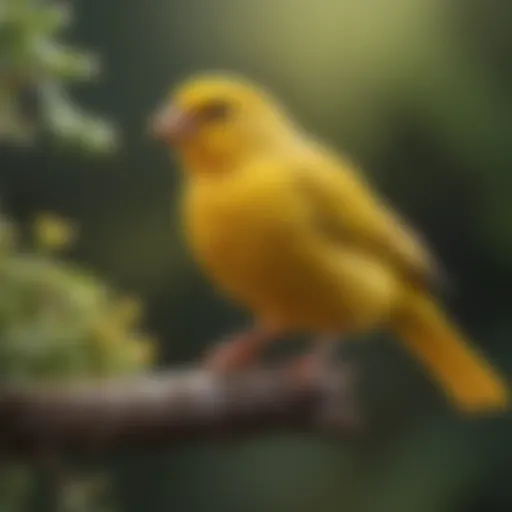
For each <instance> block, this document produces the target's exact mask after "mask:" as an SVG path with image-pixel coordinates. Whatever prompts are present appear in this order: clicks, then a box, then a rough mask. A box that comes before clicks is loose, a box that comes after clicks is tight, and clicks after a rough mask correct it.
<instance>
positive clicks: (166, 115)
mask: <svg viewBox="0 0 512 512" xmlns="http://www.w3.org/2000/svg"><path fill="white" fill-rule="evenodd" d="M194 128H195V123H194V119H193V116H192V115H190V113H187V112H186V111H184V110H182V109H180V108H178V107H176V106H174V105H170V106H166V107H164V108H162V109H159V110H157V111H156V113H155V114H154V115H153V116H152V117H151V120H150V131H151V134H152V135H153V137H154V138H155V139H157V140H159V141H161V142H166V143H168V144H176V143H177V142H180V141H183V140H184V139H187V138H188V137H190V135H191V134H192V133H193V132H194Z"/></svg>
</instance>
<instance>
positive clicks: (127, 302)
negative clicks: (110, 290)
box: [112, 296, 144, 327]
mask: <svg viewBox="0 0 512 512" xmlns="http://www.w3.org/2000/svg"><path fill="white" fill-rule="evenodd" d="M143 311H144V308H143V305H142V302H141V301H140V300H139V299H137V298H136V297H132V296H130V297H122V298H121V299H119V300H117V301H116V302H115V304H114V308H113V311H112V317H113V318H114V319H115V321H117V322H119V323H120V324H121V325H122V326H125V327H132V326H134V325H136V324H137V323H138V322H140V320H141V318H142V315H143Z"/></svg>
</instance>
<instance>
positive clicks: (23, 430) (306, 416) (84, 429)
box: [0, 367, 361, 455]
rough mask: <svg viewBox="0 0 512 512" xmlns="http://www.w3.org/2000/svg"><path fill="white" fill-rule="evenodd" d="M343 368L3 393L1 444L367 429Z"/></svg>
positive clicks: (28, 447)
mask: <svg viewBox="0 0 512 512" xmlns="http://www.w3.org/2000/svg"><path fill="white" fill-rule="evenodd" d="M348 380H349V372H347V371H345V370H344V369H343V368H342V367H337V368H332V369H327V368H326V370H325V372H324V373H322V375H316V376H314V375H311V376H310V377H306V376H304V377H301V378H300V379H298V378H297V377H294V378H292V377H291V376H290V373H289V372H286V369H277V370H258V371H252V372H249V373H244V374H240V375H231V376H221V375H215V374H213V373H209V372H206V371H202V370H194V369H191V370H181V371H169V372H166V373H162V374H158V375H152V376H147V377H142V378H135V379H108V380H107V379H106V380H103V381H95V382H85V383H79V384H73V385H68V386H66V387H62V385H60V386H44V387H38V388H36V389H34V388H25V389H21V388H18V389H13V388H11V389H5V390H3V391H0V448H1V449H3V450H4V451H6V450H7V451H9V452H11V453H14V454H17V455H20V454H30V453H33V452H37V450H38V449H40V448H41V446H51V447H52V448H55V449H71V450H78V451H87V450H91V449H92V450H94V451H96V450H98V449H101V450H103V449H113V448H116V447H119V446H120V445H128V446H130V447H137V446H139V447H140V446H145V445H150V444H154V443H171V442H176V441H181V440H185V439H192V438H196V437H201V438H208V437H210V438H211V437H219V436H226V435H234V434H243V433H250V432H254V431H258V432H261V431H262V430H266V429H273V430H275V429H277V428H290V429H295V430H297V429H299V430H313V429H321V430H322V429H325V430H329V431H331V432H333V433H336V434H342V435H345V436H346V435H349V434H350V433H357V432H358V431H360V429H361V424H360V421H359V420H360V417H359V416H358V415H357V414H356V411H355V409H354V407H353V397H351V396H350V394H351V393H350V392H349V388H350V386H349V385H347V384H348Z"/></svg>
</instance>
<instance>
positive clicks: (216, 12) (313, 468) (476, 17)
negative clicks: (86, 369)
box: [0, 0, 512, 512]
mask: <svg viewBox="0 0 512 512" xmlns="http://www.w3.org/2000/svg"><path fill="white" fill-rule="evenodd" d="M22 7H23V9H22ZM18 8H19V9H21V10H20V11H19V12H18V11H16V12H18V14H16V16H18V18H16V20H18V21H17V22H16V23H18V25H16V23H15V22H13V21H12V19H11V18H12V17H13V16H14V17H15V15H14V14H12V13H13V12H15V10H16V9H18ZM49 8H52V9H55V11H52V12H53V14H51V15H48V21H47V23H46V22H45V23H46V25H45V24H44V23H42V22H41V20H43V19H46V18H44V17H43V10H44V9H49ZM69 8H71V9H72V12H73V16H72V19H71V20H68V19H67V18H66V16H67V15H66V16H64V15H63V12H64V11H63V10H62V9H64V10H66V9H69ZM38 9H39V10H38ZM41 9H42V10H41ZM48 12H49V11H47V13H48ZM65 12H68V11H65ZM9 13H10V14H9ZM20 13H21V14H20ZM27 13H32V14H31V15H30V16H32V17H30V16H29V15H28V14H27ZM34 13H36V14H34ZM68 14H69V13H68ZM9 16H11V18H9ZM23 16H27V18H26V19H25V18H23ZM52 16H54V18H52ZM29 18H30V20H29ZM64 18H65V19H64ZM13 19H14V18H13ZM19 20H22V21H19ZM23 20H24V21H23ZM27 20H28V21H27ZM52 20H53V21H52ZM70 21H72V23H70ZM52 23H53V25H52ZM20 24H21V25H20ZM511 24H512V6H511V5H510V4H509V3H508V2H506V1H505V0H464V1H461V0H450V1H449V0H340V1H338V2H332V1H329V0H315V1H313V0H258V1H255V0H215V1H214V2H213V1H209V0H188V1H187V2H180V1H179V0H144V1H136V0H108V1H103V2H100V1H94V0H89V1H86V0H76V1H75V2H69V3H68V2H64V1H60V2H50V1H48V2H43V1H39V2H38V1H36V0H0V57H1V58H0V92H1V98H0V100H1V101H0V107H1V108H0V116H2V117H0V121H1V123H0V130H2V132H1V134H0V135H1V136H2V138H1V141H0V144H1V145H0V171H1V172H0V199H1V205H2V209H3V211H4V213H6V214H7V215H8V216H9V217H10V218H12V219H13V220H14V221H16V223H17V226H18V228H17V229H18V230H19V232H20V233H21V238H22V240H24V239H25V238H27V236H26V232H27V230H28V229H29V228H30V226H32V225H33V222H34V219H37V218H40V217H38V216H40V215H41V212H51V213H52V214H56V215H59V216H62V217H64V218H68V219H72V221H73V222H74V223H75V224H76V225H77V226H78V235H79V236H78V237H77V241H76V243H74V245H73V246H72V247H71V248H70V250H68V252H67V253H66V254H65V255H62V256H61V255H58V256H54V255H47V253H44V251H43V252H41V251H42V249H41V247H39V249H38V251H39V252H37V254H38V255H39V256H38V257H39V258H41V259H44V261H46V263H47V264H48V265H49V266H50V267H52V268H53V266H56V267H57V268H59V269H62V271H63V272H64V273H66V272H68V267H67V266H68V265H73V266H74V267H75V266H77V268H79V269H80V270H79V273H81V272H85V273H86V274H87V275H89V274H93V275H94V276H100V277H94V279H98V280H100V279H102V280H105V282H108V283H109V286H110V287H112V288H115V289H116V290H121V291H122V292H123V293H129V294H134V295H136V296H137V297H140V299H141V300H142V301H143V303H144V304H145V306H146V320H145V322H144V324H143V330H144V332H146V331H147V332H150V333H151V334H152V335H154V336H156V337H157V338H158V339H159V340H160V342H159V347H160V356H159V359H158V364H159V365H163V366H164V365H169V364H180V363H183V362H191V361H193V360H194V359H196V358H198V357H199V356H200V355H201V353H202V351H203V350H204V348H205V347H207V346H208V344H209V342H211V341H212V340H214V339H215V338H218V337H219V336H221V335H223V334H225V333H226V332H230V331H232V330H234V329H236V328H239V327H241V326H243V325H244V323H245V322H246V321H247V319H246V318H245V316H244V314H243V312H240V311H237V310H235V309H234V308H233V307H232V306H231V305H229V304H227V303H226V302H224V301H223V300H222V298H220V297H219V296H218V295H217V294H216V292H215V291H214V290H212V289H211V288H210V286H209V284H208V283H207V282H206V281H205V280H204V279H203V277H202V275H201V274H200V273H199V272H198V270H197V269H196V268H195V266H194V265H193V264H192V262H191V261H190V258H189V256H188V255H187V251H186V248H185V247H184V246H183V243H182V236H181V233H180V230H179V225H178V222H177V219H176V215H175V202H176V201H175V199H176V193H177V186H178V184H179V174H178V173H177V172H176V169H175V168H174V163H173V161H172V159H170V157H169V155H168V152H167V151H166V150H165V149H164V148H162V147H161V146H158V145H156V144H155V143H154V142H153V141H152V140H151V139H150V137H149V136H148V133H147V119H148V116H149V114H150V113H151V112H152V111H153V109H154V108H155V107H156V106H157V105H158V104H159V103H160V101H161V100H162V99H163V98H164V96H165V95H166V94H167V92H168V89H169V87H170V86H171V85H172V84H173V83H176V82H177V81H179V80H181V79H182V78H184V77H186V76H187V75H188V74H190V73H194V72H196V71H203V70H230V71H231V70H234V71H237V72H240V73H243V74H246V75H248V76H249V77H251V78H253V79H254V80H257V81H258V82H261V83H263V84H265V85H266V86H267V87H269V88H270V89H272V90H273V91H275V93H276V94H277V95H278V96H279V97H281V98H282V99H283V101H284V102H285V103H286V104H287V105H288V106H289V107H290V108H291V109H292V110H293V111H294V112H295V113H296V116H297V117H298V119H300V120H301V122H302V123H303V125H304V126H306V127H308V128H309V129H310V130H311V131H313V132H315V133H316V134H317V135H319V136H321V137H322V138H324V139H325V140H326V141H329V143H330V144H332V145H334V146H335V147H337V148H340V150H343V151H345V152H346V153H347V154H349V155H350V156H351V157H352V158H353V159H355V160H356V161H358V162H359V163H360V164H361V165H362V166H363V167H364V169H365V170H366V172H367V173H368V175H369V176H370V177H371V179H372V180H373V182H374V183H375V185H376V186H377V187H378V188H379V189H380V190H381V191H382V192H383V193H385V194H386V195H387V196H388V197H389V198H391V200H392V201H393V202H394V204H395V205H396V206H397V208H398V209H399V210H400V211H401V212H402V213H403V214H404V215H406V216H407V217H408V218H409V219H410V220H411V221H412V223H413V224H415V225H416V226H417V227H418V228H419V229H421V230H422V232H424V234H425V236H426V238H427V239H428V240H429V242H430V243H431V245H432V247H433V248H434V249H435V251H436V252H437V254H438V255H439V256H440V258H441V260H442V261H443V263H444V265H445V267H446V269H447V272H448V274H449V276H450V278H451V287H450V290H449V291H448V293H447V294H445V296H444V300H445V302H446V306H447V308H449V309H450V311H451V312H452V313H453V315H454V316H455V318H456V319H457V320H458V321H460V323H461V324H462V325H463V326H464V327H465V329H466V330H467V331H468V332H469V333H470V334H471V335H472V337H473V338H475V339H476V340H478V342H479V346H481V347H482V349H484V350H485V351H486V353H487V354H488V355H489V357H490V358H491V359H492V360H493V361H495V362H496V363H497V364H499V365H500V367H501V368H502V369H503V370H504V371H509V372H510V371H512V345H511V344H510V341H509V340H510V337H511V335H512V320H511V319H510V318H509V316H510V310H511V308H512V299H511V296H510V290H511V288H512V231H511V229H510V225H511V223H512V174H511V173H512V94H511V92H510V91H511V90H512V89H511V87H512V33H511V32H510V27H511ZM65 25H69V27H68V28H67V30H65V31H63V32H61V31H60V28H61V27H62V28H64V26H65ZM20 26H22V27H23V30H21V29H20V28H19V27H20ZM41 26H42V28H41ZM13 27H14V28H13ZM16 27H18V28H16ZM44 30H46V31H47V32H44ZM20 31H21V32H23V31H25V32H23V34H24V35H23V36H21V35H20V33H21V32H20ZM38 31H39V32H38ZM41 31H42V32H41ZM43 33H44V34H46V36H44V37H43V36H42V35H41V34H43ZM13 34H14V35H13ZM32 36H33V37H32ZM23 37H25V39H23ZM45 37H47V39H45ZM20 41H21V42H20ZM23 41H25V43H26V41H29V43H26V44H28V47H30V48H31V49H32V50H34V51H35V53H34V55H36V57H34V56H33V55H32V54H31V53H30V52H28V53H27V51H26V48H25V47H24V46H23V44H25V43H23ZM56 42H58V44H61V43H62V44H64V42H65V43H66V44H70V45H72V46H73V47H78V48H86V49H87V50H90V51H93V52H94V53H96V54H98V56H99V57H100V60H101V63H102V66H101V71H100V73H99V74H98V75H97V76H96V77H95V81H94V83H92V84H89V83H87V80H85V82H84V83H82V82H78V83H75V81H74V78H76V77H78V76H79V75H83V76H82V78H91V77H92V75H93V74H94V70H95V66H94V65H93V62H92V61H90V60H89V59H88V58H87V57H86V56H85V55H81V54H76V55H74V54H72V53H69V54H68V53H66V52H67V51H68V50H66V49H65V47H62V48H61V47H59V46H55V44H56ZM49 43H52V44H54V46H53V47H52V46H51V44H50V46H48V44H49ZM45 44H46V46H45ZM30 45H31V46H30ZM20 48H21V50H20ZM23 48H25V50H23ZM22 50H23V51H25V53H23V51H22ZM32 50H31V51H32ZM61 50H62V52H61V54H60V53H59V51H61ZM70 51H71V50H70ZM45 52H46V53H45ZM52 52H53V53H52ZM25 54H27V55H29V56H31V57H30V58H28V57H27V56H26V55H25ZM13 56H14V57H13ZM59 56H60V57H59ZM61 57H62V60H61V61H59V58H61ZM16 59H18V60H16ZM23 59H25V60H23ZM31 59H32V60H31ZM38 59H39V60H38ZM52 59H53V60H52ZM66 59H68V60H66ZM13 63H14V64H13ZM34 63H35V64H34ZM41 63H43V64H44V65H41V66H40V65H39V64H41ZM59 63H60V64H59ZM38 66H39V67H38ZM45 66H46V67H45ZM52 66H53V67H52ZM13 69H14V70H15V71H14V72H13V71H12V70H13ZM26 70H30V73H28V74H27V73H25V71H26ZM34 70H35V71H34ZM89 75H91V76H89ZM13 76H14V79H13ZM68 82H69V83H68ZM63 85H67V89H66V91H67V92H66V93H64V89H62V86H63ZM68 93H69V94H70V95H71V96H70V97H69V98H68V97H67V96H66V95H65V94H68ZM71 98H72V99H71ZM75 101H76V102H77V103H76V105H75V104H74V103H73V102H75ZM15 103H16V104H17V105H18V106H19V112H16V113H15V114H13V112H12V111H11V110H12V109H11V107H12V106H13V105H14V104H15ZM77 105H79V106H77ZM90 113H91V114H90ZM96 114H98V116H100V117H98V118H96V117H95V116H96ZM9 116H11V117H9ZM104 119H110V120H111V124H107V123H106V122H105V121H104ZM14 126H16V128H17V130H10V128H13V127H14ZM18 128H19V129H18ZM112 129H115V130H117V135H116V134H115V132H113V131H111V130H112ZM70 133H72V134H74V135H73V137H70ZM115 137H118V142H116V139H115ZM24 237H25V238H24ZM57 245H58V244H57ZM22 247H24V249H23V250H22V249H19V251H21V253H22V254H21V253H18V252H17V253H16V255H15V256H11V257H12V258H13V262H14V263H15V264H16V265H17V264H18V263H19V260H20V258H27V257H28V258H29V259H30V258H31V257H32V256H30V255H31V254H32V253H33V252H35V249H33V248H31V249H27V248H26V247H28V246H27V245H25V246H24V245H23V244H22ZM30 247H32V246H30ZM43 253H44V254H43ZM27 254H28V256H27ZM46 263H45V264H46ZM62 265H64V267H62ZM74 267H73V268H74ZM24 269H25V267H22V270H21V273H22V274H23V275H26V274H25V270H24ZM66 275H67V274H66ZM80 275H81V274H80ZM0 277H1V276H0ZM70 279H71V278H70ZM88 279H89V278H88ZM90 279H93V278H92V277H91V278H90ZM31 282H32V281H31ZM91 283H92V281H91V282H88V285H87V286H90V287H91V289H94V290H96V288H98V289H101V290H103V284H102V283H103V281H99V282H98V283H96V281H94V283H93V284H91ZM66 286H67V287H68V288H69V289H72V290H75V288H74V287H75V286H78V285H77V284H75V282H74V281H73V282H69V283H67V284H65V286H64V287H66ZM68 288H66V290H68ZM66 293H68V292H66ZM84 293H85V292H84ZM7 297H8V298H6V299H4V300H5V301H8V299H9V298H10V296H7ZM94 300H96V299H94ZM101 300H104V299H101ZM101 300H100V301H99V302H95V303H94V304H95V306H94V307H96V308H100V309H101V308H104V306H105V304H104V303H103V302H101ZM105 300H106V299H105ZM105 307H106V306H105ZM80 311H81V310H80ZM66 318H67V319H68V317H66ZM2 325H4V324H2ZM37 325H39V324H37ZM4 331H5V329H4ZM36 331H37V332H38V333H39V332H40V329H39V327H38V328H37V329H36ZM59 332H60V331H59ZM84 332H85V331H84ZM87 332H89V331H87ZM53 333H54V331H51V334H52V336H53ZM25 335H26V333H25ZM4 338H5V339H6V340H7V341H9V340H10V339H11V338H9V337H8V336H7V335H5V336H4ZM52 339H53V338H52ZM88 339H89V338H88ZM80 340H82V338H80ZM6 343H7V342H6ZM48 343H49V342H48ZM80 343H82V341H80ZM87 343H88V342H87ZM353 345H354V346H353ZM347 350H349V351H350V354H351V356H352V357H353V358H354V359H355V360H357V364H358V365H359V367H360V371H361V373H362V375H363V380H364V389H365V395H367V398H368V403H369V404H370V405H369V407H370V409H371V410H372V411H373V413H374V414H373V416H372V417H374V418H375V420H374V421H375V423H374V426H373V427H374V428H373V429H372V435H371V436H370V437H369V438H366V439H365V440H364V441H358V442H348V441H347V442H343V441H339V440H338V441H333V440H326V439H321V438H319V437H315V436H298V435H291V434H290V435H284V434H279V436H278V435H275V436H268V435H266V436H264V437H262V438H253V439H251V440H236V441H233V442H223V443H222V444H219V443H214V442H202V443H195V444H189V445H183V446H179V447H177V446H172V447H170V448H169V449H168V450H166V451H160V452H159V453H154V452H148V453H140V452H139V453H136V454H133V453H131V452H126V453H124V454H121V455H119V456H116V457H115V458H114V459H111V460H109V461H108V462H106V463H105V465H106V466H108V469H109V470H110V474H111V476H112V479H113V483H114V491H113V492H114V494H115V502H116V506H117V509H118V510H119V511H125V512H138V511H143V510H144V511H160V510H171V509H172V510H184V511H187V512H200V511H208V512H214V511H219V512H220V511H223V512H224V511H225V512H230V511H233V512H237V511H244V512H251V511H255V512H256V511H258V512H259V511H279V512H287V511H290V512H292V511H293V512H309V511H311V512H313V511H316V510H320V511H322V512H330V511H333V512H334V511H346V512H359V511H361V512H363V511H364V512H411V511H414V512H445V511H446V512H458V511H461V512H477V511H478V512H480V511H482V512H483V511H486V512H498V511H500V512H501V511H503V512H505V511H510V510H512V490H511V487H510V476H511V475H512V430H511V429H510V428H509V424H508V420H507V419H496V420H481V421H480V420H479V421H473V422H463V421H461V420H460V419H459V420H458V419H456V418H452V417H449V415H448V414H447V413H446V411H445V410H444V409H443V407H442V404H440V403H439V398H438V397H437V396H436V392H435V390H433V389H432V388H431V387H430V386H429V384H428V383H427V382H426V381H425V378H424V376H423V375H422V374H421V370H420V369H419V368H418V367H417V366H416V365H415V363H414V362H413V361H411V360H410V359H409V358H408V356H407V354H404V353H403V352H402V350H401V349H400V348H399V347H398V346H396V345H395V344H394V343H393V341H392V340H390V339H388V338H386V337H385V336H383V335H380V334H377V335H375V336H372V337H370V339H368V340H366V341H365V343H362V344H353V343H351V342H349V343H348V344H347ZM9 357H11V356H9ZM71 359H72V358H67V359H66V363H65V365H69V364H70V363H69V361H71ZM135 359H136V360H137V361H138V363H137V364H138V365H139V366H140V367H143V366H145V364H146V359H144V358H142V359H141V358H139V359H137V358H135ZM6 361H7V362H6V363H5V364H4V366H5V369H4V371H5V372H6V374H7V373H9V372H10V369H12V367H13V366H12V365H13V364H14V363H13V359H9V358H7V359H6ZM141 361H143V362H141ZM139 363H140V364H139ZM137 364H136V365H135V366H137ZM93 366H94V365H93ZM114 366H115V365H114ZM128 366H129V365H128ZM31 368H32V367H31ZM38 368H39V367H38ZM45 368H46V366H45ZM52 368H54V367H53V366H52ZM66 368H67V366H66ZM109 368H110V367H109ZM126 368H127V367H126V366H123V369H126ZM129 368H130V371H131V370H133V369H134V368H133V367H131V366H130V367H129ZM137 368H138V367H137ZM31 371H32V370H31ZM52 371H53V369H52ZM73 372H74V370H73ZM73 372H70V373H73ZM29 373H30V372H29ZM36 373H37V372H36ZM64 373H66V372H64ZM34 375H35V373H34ZM409 410H410V411H413V410H414V411H416V412H415V414H416V413H417V412H418V411H423V413H422V414H421V421H415V422H412V423H411V424H410V425H406V426H405V427H404V426H403V425H402V426H401V427H400V429H398V430H395V431H393V432H392V433H391V434H390V432H389V430H390V429H389V428H388V427H385V426H384V425H389V421H388V420H389V418H392V417H393V416H394V415H404V411H405V416H407V414H408V412H407V411H409ZM411 415H412V412H411ZM380 422H382V423H380ZM381 425H382V428H380V426H381ZM40 491H41V489H40ZM24 492H25V491H24ZM27 493H28V491H27ZM41 493H42V494H41ZM30 496H31V497H30V499H28V502H29V503H28V504H27V505H26V507H27V508H26V510H42V509H45V506H44V499H42V498H41V496H44V486H43V487H42V491H41V492H39V491H36V492H35V497H34V494H33V493H30ZM6 510H7V509H6ZM80 510H82V509H80ZM84 510H85V508H84ZM87 510H91V511H92V510H99V509H96V508H94V509H93V508H91V509H87Z"/></svg>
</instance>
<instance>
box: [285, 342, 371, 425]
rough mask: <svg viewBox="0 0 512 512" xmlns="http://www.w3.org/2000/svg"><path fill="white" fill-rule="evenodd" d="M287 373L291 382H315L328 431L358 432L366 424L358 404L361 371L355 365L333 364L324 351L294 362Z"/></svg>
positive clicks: (322, 421)
mask: <svg viewBox="0 0 512 512" xmlns="http://www.w3.org/2000/svg"><path fill="white" fill-rule="evenodd" d="M287 372H288V373H289V376H290V378H291V379H294V380H296V381H297V382H298V383H299V384H300V383H301V382H308V383H311V382H315V383H316V384H315V386H316V387H317V388H318V389H319V394H320V400H319V409H318V421H319V423H320V424H321V425H322V426H323V427H325V428H326V429H332V430H333V431H338V430H339V427H340V426H347V427H349V428H353V429H358V428H359V427H360V425H361V423H362V417H361V411H360V407H358V406H357V405H356V404H357V402H358V400H357V387H356V381H357V370H356V368H355V366H354V364H353V363H349V362H340V363H338V362H333V361H332V360H331V359H330V358H328V357H327V353H326V351H325V350H323V347H322V348H321V349H320V350H314V351H313V352H312V353H309V354H306V355H303V356H301V357H299V358H298V359H295V360H294V361H292V363H291V364H290V365H289V366H288V368H287Z"/></svg>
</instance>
